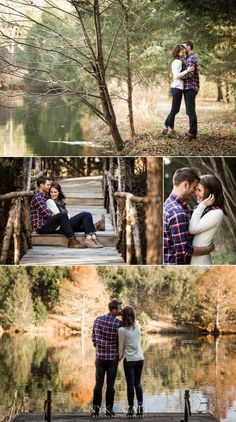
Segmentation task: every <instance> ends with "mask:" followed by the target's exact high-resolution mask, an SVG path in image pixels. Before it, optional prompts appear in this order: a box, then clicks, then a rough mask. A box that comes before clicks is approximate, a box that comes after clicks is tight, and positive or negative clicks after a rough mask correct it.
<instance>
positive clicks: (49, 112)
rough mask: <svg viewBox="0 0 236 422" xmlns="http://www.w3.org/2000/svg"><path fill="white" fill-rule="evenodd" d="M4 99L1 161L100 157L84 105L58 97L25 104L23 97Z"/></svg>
mask: <svg viewBox="0 0 236 422" xmlns="http://www.w3.org/2000/svg"><path fill="white" fill-rule="evenodd" d="M2 96H3V93H1V96H0V138H1V142H0V156H1V157H19V156H35V155H37V156H63V155H64V156H66V155H70V156H77V155H79V156H81V155H87V156H88V155H100V149H101V148H100V147H99V145H98V141H96V140H95V139H94V138H95V135H94V133H93V131H94V129H93V130H92V128H91V125H90V122H91V121H93V119H92V117H89V116H88V115H86V114H85V111H84V110H83V109H82V107H81V105H79V104H71V103H68V101H66V99H64V98H63V97H57V96H55V97H48V98H40V99H36V98H35V97H28V98H27V99H26V100H24V99H23V97H22V96H18V97H17V96H16V97H14V98H11V97H10V98H9V100H7V98H5V97H4V98H2ZM3 104H4V106H3ZM13 106H14V107H13Z"/></svg>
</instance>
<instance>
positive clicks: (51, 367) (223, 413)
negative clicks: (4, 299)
mask: <svg viewBox="0 0 236 422" xmlns="http://www.w3.org/2000/svg"><path fill="white" fill-rule="evenodd" d="M143 350H144V354H145V367H144V373H143V378H142V380H143V389H144V409H145V412H172V411H178V412H181V411H182V410H183V405H184V390H185V389H189V390H190V400H191V406H192V411H196V412H206V411H209V412H212V413H213V414H214V415H215V416H216V417H218V418H219V419H220V420H221V421H226V422H233V421H235V412H236V336H230V337H229V336H222V337H220V338H219V339H218V340H217V341H214V339H213V338H207V337H198V338H187V337H183V336H178V337H175V336H151V337H150V336H146V337H145V339H144V342H143ZM0 362H1V366H0V377H1V384H0V417H1V420H2V419H3V417H4V416H5V415H6V414H8V413H9V409H10V407H11V403H12V401H13V397H14V394H15V392H16V391H17V394H18V401H19V403H21V404H22V406H23V407H24V409H25V410H28V411H38V412H43V404H44V400H45V398H46V391H47V389H48V388H50V389H52V392H53V393H52V394H53V402H52V403H53V411H54V412H56V411H59V412H63V411H64V412H79V411H82V412H89V409H90V405H91V400H92V392H93V387H94V373H95V371H94V348H93V346H92V345H91V341H90V335H88V336H87V338H81V337H79V336H72V337H68V338H65V337H33V336H26V335H22V336H20V335H16V336H9V335H7V334H3V335H2V337H1V339H0ZM126 406H127V404H126V391H125V381H124V375H123V370H122V365H121V364H120V365H119V372H118V376H117V380H116V396H115V410H117V411H125V410H126V409H127V407H126Z"/></svg>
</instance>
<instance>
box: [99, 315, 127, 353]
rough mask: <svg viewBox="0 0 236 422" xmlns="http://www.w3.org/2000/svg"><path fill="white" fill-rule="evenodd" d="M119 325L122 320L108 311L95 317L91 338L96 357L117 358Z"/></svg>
mask: <svg viewBox="0 0 236 422" xmlns="http://www.w3.org/2000/svg"><path fill="white" fill-rule="evenodd" d="M121 326H122V322H121V321H120V320H119V319H118V318H116V317H115V316H113V315H112V314H110V313H109V314H107V315H102V316H99V317H97V318H96V319H95V321H94V324H93V334H92V340H93V344H94V346H95V347H96V359H102V360H115V359H118V329H119V328H120V327H121Z"/></svg>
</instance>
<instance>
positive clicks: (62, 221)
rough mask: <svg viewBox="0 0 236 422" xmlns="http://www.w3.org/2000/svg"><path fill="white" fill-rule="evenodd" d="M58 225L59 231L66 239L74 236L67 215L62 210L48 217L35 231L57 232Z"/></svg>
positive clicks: (42, 232) (44, 232) (41, 232)
mask: <svg viewBox="0 0 236 422" xmlns="http://www.w3.org/2000/svg"><path fill="white" fill-rule="evenodd" d="M58 226H60V233H62V234H64V235H65V236H66V237H67V238H68V239H71V238H72V237H74V231H73V229H72V227H71V224H70V221H69V219H68V216H67V214H66V213H64V212H59V213H58V214H56V215H52V217H49V218H48V220H47V221H46V223H45V224H44V225H43V227H41V229H40V230H38V231H37V233H40V234H50V233H58V230H57V227H58Z"/></svg>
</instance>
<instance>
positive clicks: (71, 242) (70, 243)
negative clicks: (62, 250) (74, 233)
mask: <svg viewBox="0 0 236 422" xmlns="http://www.w3.org/2000/svg"><path fill="white" fill-rule="evenodd" d="M86 247H87V246H84V245H82V243H80V242H79V241H78V240H76V238H75V237H72V239H69V241H68V248H75V249H84V248H86Z"/></svg>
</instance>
